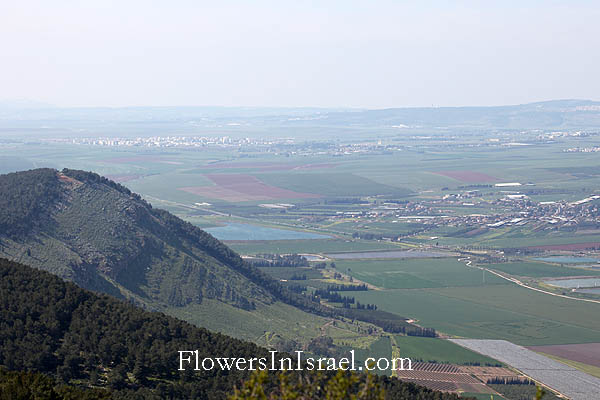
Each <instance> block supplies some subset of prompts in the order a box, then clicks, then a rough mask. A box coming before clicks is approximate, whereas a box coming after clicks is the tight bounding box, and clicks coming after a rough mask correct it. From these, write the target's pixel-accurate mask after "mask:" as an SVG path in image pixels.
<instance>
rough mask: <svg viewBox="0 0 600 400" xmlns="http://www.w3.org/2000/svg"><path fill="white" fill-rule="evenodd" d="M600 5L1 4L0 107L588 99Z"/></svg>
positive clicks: (596, 96)
mask: <svg viewBox="0 0 600 400" xmlns="http://www.w3.org/2000/svg"><path fill="white" fill-rule="evenodd" d="M598 21H600V1H597V0H596V1H576V0H571V1H528V0H521V1H514V2H513V1H508V0H503V1H486V0H481V1H472V2H468V1H401V0H397V1H377V0H364V1H352V0H342V1H327V0H322V1H299V0H296V1H286V0H274V1H227V0H225V1H224V0H219V1H211V2H208V1H198V0H189V1H186V0H163V1H158V0H140V1H129V0H120V1H110V0H98V1H96V0H84V1H81V0H69V1H67V0H52V1H48V0H40V1H28V0H0V51H1V57H0V99H31V100H38V101H44V102H48V103H52V104H55V105H60V106H100V105H102V106H128V105H226V106H238V105H245V106H336V107H337V106H342V107H346V106H349V107H369V108H380V107H403V106H431V105H435V106H455V105H495V104H515V103H524V102H530V101H538V100H549V99H559V98H584V99H593V100H600V78H599V77H598V73H599V72H600V23H598Z"/></svg>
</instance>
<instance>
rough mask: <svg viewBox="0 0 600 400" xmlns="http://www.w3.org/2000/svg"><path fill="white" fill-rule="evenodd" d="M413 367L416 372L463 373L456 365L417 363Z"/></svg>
mask: <svg viewBox="0 0 600 400" xmlns="http://www.w3.org/2000/svg"><path fill="white" fill-rule="evenodd" d="M412 367H413V370H415V371H431V372H450V373H455V374H459V373H461V372H463V371H461V370H460V369H459V368H458V367H457V366H456V365H454V364H438V363H427V362H416V363H413V365H412Z"/></svg>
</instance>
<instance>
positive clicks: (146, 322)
mask: <svg viewBox="0 0 600 400" xmlns="http://www.w3.org/2000/svg"><path fill="white" fill-rule="evenodd" d="M0 344H1V346H0V398H6V399H8V398H23V399H25V398H36V399H57V400H58V399H63V398H64V399H67V398H68V399H75V398H78V399H79V398H82V399H85V398H88V399H100V398H108V396H110V398H114V399H165V398H170V399H222V398H225V397H226V395H227V394H228V393H230V392H231V391H232V390H233V388H234V385H237V386H238V387H239V385H240V384H241V383H242V381H243V380H244V379H246V378H247V377H248V374H249V373H248V371H240V370H237V369H235V368H232V369H231V370H227V369H225V370H221V369H220V368H214V369H212V370H209V371H202V372H193V371H192V370H191V369H188V370H187V371H182V372H180V371H178V351H179V350H182V349H183V350H190V349H193V350H198V351H199V355H200V357H201V358H204V357H237V358H248V359H249V358H253V357H268V356H270V355H269V353H268V351H267V350H266V349H264V348H260V347H258V346H256V345H254V344H252V343H248V342H243V341H240V340H237V339H233V338H231V337H228V336H225V335H222V334H218V333H213V332H210V331H208V330H206V329H202V328H197V327H195V326H192V325H190V324H188V323H186V322H183V321H180V320H177V319H175V318H172V317H169V316H166V315H164V314H161V313H151V312H146V311H143V310H141V309H139V308H137V307H134V306H132V305H130V304H127V303H124V302H122V301H119V300H117V299H115V298H113V297H111V296H107V295H102V294H95V293H93V292H90V291H87V290H83V289H81V288H79V287H78V286H76V285H74V284H73V283H70V282H65V281H63V280H61V279H60V278H58V277H56V276H54V275H51V274H49V273H47V272H44V271H40V270H37V269H34V268H31V267H27V266H24V265H21V264H17V263H15V262H12V261H8V260H5V259H0ZM282 356H284V355H282ZM2 369H8V370H11V371H30V372H40V373H43V374H46V375H49V376H50V377H51V378H45V377H44V376H42V375H39V374H35V373H6V372H5V371H2ZM304 374H310V373H308V372H304ZM360 379H363V380H364V379H365V376H364V375H362V378H360ZM374 379H375V382H376V383H378V384H380V385H381V387H383V388H385V390H386V393H387V398H389V399H404V400H429V399H437V400H451V399H458V397H457V396H456V395H450V394H443V393H439V392H433V391H431V390H429V389H426V388H422V387H419V386H416V385H414V384H412V383H402V382H400V381H399V380H397V379H390V378H386V377H377V378H374ZM55 381H57V382H60V383H62V384H67V385H71V386H68V387H54V385H55ZM73 385H75V386H78V387H79V388H77V387H74V386H73ZM91 386H93V387H94V388H107V389H109V392H108V393H107V392H106V391H99V390H95V391H90V390H89V389H85V388H89V387H91ZM82 388H83V389H82Z"/></svg>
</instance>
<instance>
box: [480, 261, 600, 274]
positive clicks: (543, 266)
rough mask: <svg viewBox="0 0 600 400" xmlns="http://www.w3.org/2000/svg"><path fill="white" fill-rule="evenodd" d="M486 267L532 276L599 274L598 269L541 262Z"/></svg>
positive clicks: (511, 263)
mask: <svg viewBox="0 0 600 400" xmlns="http://www.w3.org/2000/svg"><path fill="white" fill-rule="evenodd" d="M484 267H486V268H490V269H494V270H498V271H502V272H506V273H507V274H511V275H519V276H529V277H532V278H542V277H547V276H548V277H560V276H587V275H600V271H593V270H587V269H582V268H568V267H561V266H558V265H555V264H548V263H543V262H524V261H523V262H510V263H502V264H486V265H484Z"/></svg>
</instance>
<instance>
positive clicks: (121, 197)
mask: <svg viewBox="0 0 600 400" xmlns="http://www.w3.org/2000/svg"><path fill="white" fill-rule="evenodd" d="M0 192H1V193H2V196H1V197H0V256H3V257H6V258H8V259H11V260H14V261H18V262H22V263H24V264H27V265H31V266H34V267H37V268H40V269H44V270H47V271H49V272H51V273H54V274H56V275H58V276H60V277H62V278H64V279H68V280H71V281H73V282H75V283H77V284H78V285H80V286H81V287H83V288H86V289H90V290H95V291H99V292H104V293H107V294H110V295H113V296H115V297H117V298H121V299H127V300H128V301H130V302H132V303H134V304H138V305H140V306H143V307H144V308H146V309H149V310H160V311H163V312H167V313H170V314H172V315H177V316H180V315H187V314H191V313H190V312H186V310H190V311H191V310H197V309H198V308H199V307H200V308H202V309H203V310H204V312H203V313H202V314H201V315H202V316H203V317H204V320H203V319H202V318H198V315H193V316H192V317H193V322H194V323H195V324H197V325H199V326H207V327H213V328H217V327H218V328H219V329H222V330H223V332H225V333H228V334H231V335H237V336H240V337H241V336H243V337H245V338H249V337H259V336H261V335H262V334H264V332H265V331H274V332H277V331H278V329H279V328H280V327H278V326H277V324H275V323H274V322H272V321H270V319H269V318H268V314H269V313H268V312H266V311H265V310H267V311H268V310H269V309H270V308H273V309H276V310H279V309H281V303H282V302H284V303H288V304H290V305H291V306H293V307H297V308H300V309H302V310H305V311H308V312H305V311H301V310H299V309H296V310H293V311H294V312H293V313H292V315H294V316H295V319H294V321H298V320H301V321H305V322H306V324H307V325H309V326H310V327H311V329H308V330H307V332H306V334H305V335H304V336H306V337H308V338H310V337H311V336H312V337H314V336H318V335H319V333H320V331H319V327H320V326H322V325H324V324H325V323H326V322H327V320H326V319H325V318H323V317H322V316H325V317H329V316H331V315H332V312H331V310H330V309H328V308H325V307H323V306H321V305H319V304H318V303H317V302H314V301H311V300H310V299H309V298H307V297H305V296H301V295H298V294H295V293H291V292H288V291H287V290H286V289H285V288H283V287H282V286H281V285H280V284H279V282H277V281H276V280H274V279H272V278H270V277H269V276H267V275H265V274H263V273H262V272H260V271H259V270H258V269H256V268H254V267H252V266H250V265H248V264H247V263H245V262H244V261H243V260H242V258H240V257H239V256H238V255H237V254H236V253H235V252H233V251H232V250H230V249H229V248H228V247H227V246H225V245H224V244H222V243H221V242H220V241H218V240H217V239H215V238H214V237H212V236H211V235H209V234H208V233H206V232H204V231H202V230H200V229H199V228H197V227H195V226H193V225H191V224H189V223H187V222H184V221H183V220H181V219H179V218H177V217H175V216H173V215H172V214H170V213H168V212H166V211H164V210H159V209H154V208H152V206H150V205H149V204H148V203H146V202H145V201H144V200H142V199H141V198H140V197H139V196H138V195H137V194H134V193H132V192H131V191H129V190H128V189H126V188H125V187H123V186H121V185H119V184H117V183H114V182H112V181H109V180H107V179H105V178H102V177H100V176H99V175H96V174H93V173H88V172H83V171H76V170H63V171H61V172H58V171H56V170H52V169H37V170H31V171H25V172H18V173H12V174H7V175H1V176H0ZM205 304H209V305H210V307H209V308H208V310H209V311H210V312H209V313H207V312H206V311H207V308H206V307H203V306H204V305H205ZM288 307H289V306H288ZM293 307H291V308H292V309H293ZM235 309H238V310H240V311H245V312H246V313H239V314H240V315H245V316H246V318H247V319H254V318H255V319H256V320H257V321H255V322H258V323H254V324H252V328H251V329H248V330H247V331H244V332H241V331H240V330H239V329H237V328H235V327H234V326H232V327H231V328H229V329H228V326H226V325H219V324H218V323H215V320H218V318H219V316H220V315H228V314H231V310H235ZM257 309H259V310H261V312H259V313H254V311H255V310H257ZM319 315H321V316H319ZM242 322H243V321H242ZM283 336H284V338H285V339H289V340H297V338H296V337H295V335H292V334H291V332H290V334H289V335H288V337H286V335H285V334H284V335H283ZM307 340H308V339H307Z"/></svg>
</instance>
